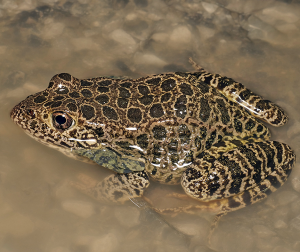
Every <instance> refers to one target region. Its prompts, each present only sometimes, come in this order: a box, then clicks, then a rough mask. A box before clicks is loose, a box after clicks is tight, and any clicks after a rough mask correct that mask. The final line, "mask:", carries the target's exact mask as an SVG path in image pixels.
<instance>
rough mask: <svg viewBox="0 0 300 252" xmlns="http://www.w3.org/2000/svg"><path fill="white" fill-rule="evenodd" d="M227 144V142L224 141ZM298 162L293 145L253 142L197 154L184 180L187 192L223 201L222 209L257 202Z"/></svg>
mask: <svg viewBox="0 0 300 252" xmlns="http://www.w3.org/2000/svg"><path fill="white" fill-rule="evenodd" d="M225 145H226V143H225ZM294 163H295V154H294V152H293V151H292V150H291V148H290V147H289V146H288V145H286V144H284V143H279V142H276V141H265V142H252V143H247V144H242V145H240V146H236V147H235V148H233V149H230V150H228V151H225V152H224V151H223V149H222V148H220V151H218V150H217V148H212V150H208V151H205V152H203V153H201V154H199V155H198V157H197V159H196V160H195V162H194V163H193V164H192V166H191V167H190V168H189V169H187V170H186V171H185V172H184V174H183V176H182V180H181V185H182V187H183V189H184V190H185V192H186V193H187V194H188V195H190V196H191V197H193V198H196V199H198V200H201V201H206V202H207V201H212V200H219V201H220V204H221V205H220V206H221V208H220V212H224V213H226V212H229V211H234V210H237V209H240V208H243V207H245V206H247V205H250V204H253V203H256V202H258V201H260V200H262V199H264V198H266V197H267V195H269V194H270V193H271V192H274V191H276V189H278V188H279V187H280V186H281V185H283V183H284V182H285V181H286V180H287V178H288V176H289V174H290V172H291V169H292V167H293V165H294Z"/></svg>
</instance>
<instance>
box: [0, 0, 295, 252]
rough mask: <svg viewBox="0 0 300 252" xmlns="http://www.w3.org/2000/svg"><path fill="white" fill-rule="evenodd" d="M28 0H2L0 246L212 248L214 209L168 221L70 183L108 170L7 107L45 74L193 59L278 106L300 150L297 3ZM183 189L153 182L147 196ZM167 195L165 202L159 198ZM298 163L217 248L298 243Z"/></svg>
mask: <svg viewBox="0 0 300 252" xmlns="http://www.w3.org/2000/svg"><path fill="white" fill-rule="evenodd" d="M99 2H100V1H94V0H78V1H70V2H68V1H66V0H62V1H59V0H43V1H34V0H25V1H18V0H16V1H11V0H3V1H2V2H0V55H1V57H0V63H1V68H0V76H1V78H0V79H1V82H0V88H1V92H0V104H1V105H0V113H1V118H2V120H1V122H2V123H1V124H0V137H1V141H0V150H1V152H0V160H1V162H0V179H1V185H0V190H1V193H0V201H1V204H0V223H1V225H0V251H1V252H2V251H3V252H10V251H13V252H15V251H49V252H69V251H76V252H77V251H78V252H79V251H84V252H85V251H91V252H94V251H106V252H107V251H140V250H144V251H195V252H198V251H201V252H202V251H210V250H209V249H208V248H207V238H206V236H207V232H208V230H209V224H210V221H211V218H209V217H207V216H206V215H205V214H203V215H202V214H199V215H197V216H193V215H188V214H179V215H177V216H175V217H171V216H166V217H164V218H165V219H166V223H168V224H169V225H168V224H166V223H165V222H163V221H161V219H157V218H156V217H153V216H151V214H150V215H149V214H147V212H146V211H145V210H143V209H139V208H138V207H136V206H135V204H133V203H132V202H128V203H127V204H125V205H122V206H119V205H110V204H103V203H98V202H95V201H94V200H93V199H90V198H88V197H87V196H85V195H83V194H82V193H81V192H79V191H77V190H75V189H74V188H73V187H72V186H70V184H69V181H70V180H73V179H75V178H76V176H77V175H78V174H80V173H82V172H84V173H85V174H88V175H90V176H92V177H94V178H96V179H99V180H101V179H102V178H104V177H105V176H107V175H108V174H109V173H110V172H109V171H107V170H104V169H101V168H99V167H97V166H94V165H90V164H85V163H81V162H78V161H76V160H72V159H69V158H68V157H66V156H64V155H63V154H61V153H58V152H57V151H55V150H52V149H49V148H48V147H46V146H42V145H41V144H39V143H37V142H35V141H34V140H32V139H31V138H29V137H28V136H26V134H24V132H22V130H21V129H19V128H18V127H17V126H16V125H14V124H13V122H12V121H11V120H10V118H9V112H10V110H11V108H12V107H13V106H14V105H15V104H17V103H18V102H19V101H21V100H23V99H24V98H25V97H26V96H28V95H30V94H32V93H35V92H38V91H41V90H43V89H45V88H46V87H47V85H48V82H49V80H50V78H51V77H52V76H53V75H54V74H56V73H60V72H68V73H70V74H72V75H73V76H75V77H77V78H90V77H97V76H100V75H104V76H128V77H139V76H144V75H148V74H155V73H162V72H169V71H177V70H180V71H192V70H193V69H192V66H191V65H190V64H189V63H188V58H189V57H193V59H194V60H195V61H196V62H197V63H198V64H200V65H202V66H203V67H205V68H206V69H207V70H208V71H211V72H214V73H219V74H222V75H226V76H228V77H232V78H234V79H235V80H237V81H240V82H242V83H243V84H245V85H246V86H247V87H249V88H251V89H252V91H254V92H256V93H259V94H260V95H262V96H264V97H266V98H267V99H270V100H272V101H274V102H276V103H278V104H279V105H280V106H282V107H283V108H284V109H285V110H286V111H287V112H288V114H289V117H290V121H289V123H288V124H287V125H286V126H284V127H282V128H271V131H272V135H273V136H272V139H276V140H278V141H282V142H285V143H287V144H289V145H290V146H291V147H292V148H293V149H294V150H295V151H296V154H297V155H298V156H299V151H300V144H299V142H300V136H299V132H300V113H299V109H298V108H299V105H300V104H299V103H300V102H299V101H300V99H299V98H300V95H299V92H300V85H299V79H300V76H299V75H300V73H299V64H300V50H299V49H300V43H299V38H300V32H299V29H300V2H299V1H296V0H295V1H293V0H291V1H274V0H266V1H260V0H248V1H244V0H215V1H209V0H207V1H206V2H202V1H193V0H189V1H183V0H165V1H161V0H154V1H150V0H148V1H147V0H113V1H108V0H107V1H104V0H103V1H101V2H100V3H99ZM173 191H177V192H180V188H178V187H172V186H171V187H166V186H162V185H159V184H153V185H152V187H151V190H149V192H148V194H147V196H149V197H154V198H155V196H157V195H159V196H160V197H158V201H163V202H164V201H165V198H164V197H162V196H161V195H162V192H164V193H168V192H173ZM164 203H166V202H164ZM299 236H300V167H299V165H298V164H296V166H295V168H294V171H293V172H292V174H291V176H290V178H289V180H288V182H287V183H286V184H285V185H284V186H283V187H282V188H280V189H279V190H278V191H277V192H275V193H274V194H272V195H270V197H269V198H268V199H267V200H264V201H262V202H260V203H257V204H255V205H253V206H249V207H247V208H245V209H242V210H239V211H237V212H233V213H229V214H228V215H227V216H225V217H223V218H222V219H221V221H220V224H219V227H218V228H217V230H216V231H215V233H214V234H213V237H212V244H211V248H213V249H214V250H215V251H230V252H234V251H244V252H248V251H249V252H250V251H266V252H268V251H270V252H277V251H286V252H292V251H299V250H300V241H299Z"/></svg>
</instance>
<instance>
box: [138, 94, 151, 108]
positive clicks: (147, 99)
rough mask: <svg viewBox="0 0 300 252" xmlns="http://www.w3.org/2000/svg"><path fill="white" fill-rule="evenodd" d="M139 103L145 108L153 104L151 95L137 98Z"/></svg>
mask: <svg viewBox="0 0 300 252" xmlns="http://www.w3.org/2000/svg"><path fill="white" fill-rule="evenodd" d="M138 99H139V101H140V103H142V104H143V105H145V106H147V105H150V104H151V103H152V102H153V95H145V96H143V97H140V98H138Z"/></svg>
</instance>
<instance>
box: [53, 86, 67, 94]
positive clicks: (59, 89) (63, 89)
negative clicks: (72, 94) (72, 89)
mask: <svg viewBox="0 0 300 252" xmlns="http://www.w3.org/2000/svg"><path fill="white" fill-rule="evenodd" d="M56 93H57V94H67V93H69V89H68V88H67V87H65V86H63V87H60V88H58V89H57V90H56Z"/></svg>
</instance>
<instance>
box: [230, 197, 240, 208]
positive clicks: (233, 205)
mask: <svg viewBox="0 0 300 252" xmlns="http://www.w3.org/2000/svg"><path fill="white" fill-rule="evenodd" d="M240 205H241V203H240V202H238V201H235V200H234V199H233V198H228V206H229V208H237V207H239V206H240Z"/></svg>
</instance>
